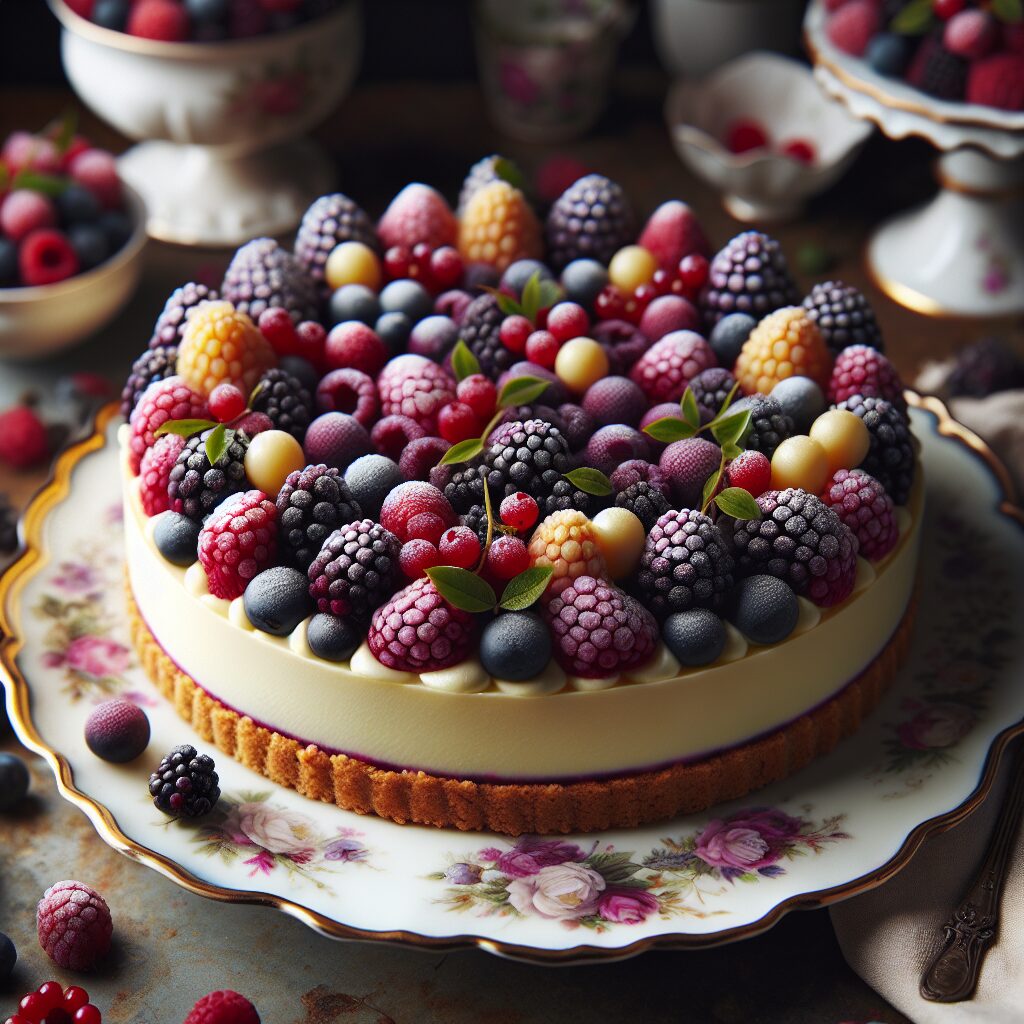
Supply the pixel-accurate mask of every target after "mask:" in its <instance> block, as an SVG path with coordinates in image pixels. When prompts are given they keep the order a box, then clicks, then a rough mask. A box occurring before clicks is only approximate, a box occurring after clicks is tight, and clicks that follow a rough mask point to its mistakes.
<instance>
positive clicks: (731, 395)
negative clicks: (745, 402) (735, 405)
mask: <svg viewBox="0 0 1024 1024" xmlns="http://www.w3.org/2000/svg"><path fill="white" fill-rule="evenodd" d="M739 389H740V382H739V381H736V383H735V384H733V386H732V387H731V388H730V389H729V394H727V395H726V396H725V401H724V402H723V403H722V408H721V409H719V410H718V412H717V413H716V415H715V419H716V420H720V419H721V418H722V417H723V416H724V415H725V414H726V411H727V410H728V408H729V406H730V405H732V401H733V399H734V398H735V397H736V392H737V391H739Z"/></svg>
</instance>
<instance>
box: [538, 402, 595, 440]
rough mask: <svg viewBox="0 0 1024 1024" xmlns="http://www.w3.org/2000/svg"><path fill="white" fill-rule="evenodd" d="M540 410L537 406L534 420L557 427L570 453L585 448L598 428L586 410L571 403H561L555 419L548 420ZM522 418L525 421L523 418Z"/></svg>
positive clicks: (540, 407)
mask: <svg viewBox="0 0 1024 1024" xmlns="http://www.w3.org/2000/svg"><path fill="white" fill-rule="evenodd" d="M542 408H543V407H542V406H537V410H536V412H535V413H534V417H535V418H536V419H541V420H548V422H549V423H552V424H553V425H554V426H556V427H558V429H559V430H561V431H562V433H563V434H564V435H565V439H566V441H568V442H569V448H570V449H571V450H572V451H574V452H578V451H580V450H581V449H583V448H586V446H587V442H588V441H589V440H590V436H591V434H593V433H594V431H595V430H596V429H597V426H598V425H597V424H596V423H595V422H594V417H593V416H591V415H590V413H589V412H587V410H586V409H584V408H583V407H582V406H580V405H575V404H574V403H572V402H563V403H562V404H561V405H560V406H559V407H558V412H557V414H556V416H555V418H554V419H549V418H548V417H547V416H545V415H543V413H542V411H541V410H542ZM523 418H524V419H525V417H523Z"/></svg>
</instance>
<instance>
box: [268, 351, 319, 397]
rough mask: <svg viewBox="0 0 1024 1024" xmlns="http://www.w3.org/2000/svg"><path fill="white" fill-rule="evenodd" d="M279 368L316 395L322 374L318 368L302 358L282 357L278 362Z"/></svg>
mask: <svg viewBox="0 0 1024 1024" xmlns="http://www.w3.org/2000/svg"><path fill="white" fill-rule="evenodd" d="M277 365H278V368H279V369H281V370H284V371H285V373H290V374H291V375H292V376H293V377H297V378H298V379H299V381H300V382H301V384H302V386H303V387H304V388H305V389H306V390H307V391H308V392H309V393H310V394H311V395H315V394H316V387H317V385H318V384H319V383H320V374H319V373H317V372H316V367H315V366H314V365H313V364H312V363H311V362H310V361H309V360H308V359H303V358H302V356H281V358H280V359H279V360H278V361H277Z"/></svg>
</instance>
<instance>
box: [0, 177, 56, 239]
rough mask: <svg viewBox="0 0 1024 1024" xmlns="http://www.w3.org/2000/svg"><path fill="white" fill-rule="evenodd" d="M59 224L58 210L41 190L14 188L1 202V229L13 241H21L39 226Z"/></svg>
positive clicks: (47, 226) (46, 226)
mask: <svg viewBox="0 0 1024 1024" xmlns="http://www.w3.org/2000/svg"><path fill="white" fill-rule="evenodd" d="M56 226H57V210H56V209H55V207H54V205H53V203H52V202H50V200H49V199H47V198H46V196H44V195H43V194H42V193H41V192H33V191H32V190H30V189H27V188H18V189H14V191H13V192H8V193H7V197H6V198H5V199H4V200H3V203H2V204H0V231H3V233H4V234H5V235H7V237H8V238H10V239H11V241H12V242H20V241H21V240H22V239H23V238H25V237H26V236H27V235H28V234H29V233H30V232H32V231H35V230H36V229H38V228H53V227H56Z"/></svg>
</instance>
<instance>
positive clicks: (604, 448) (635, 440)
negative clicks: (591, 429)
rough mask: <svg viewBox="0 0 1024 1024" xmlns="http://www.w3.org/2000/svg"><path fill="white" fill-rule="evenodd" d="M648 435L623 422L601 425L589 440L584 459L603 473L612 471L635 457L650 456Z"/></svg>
mask: <svg viewBox="0 0 1024 1024" xmlns="http://www.w3.org/2000/svg"><path fill="white" fill-rule="evenodd" d="M650 455H651V446H650V445H649V444H648V442H647V435H646V434H641V433H640V431H639V430H637V429H635V428H634V427H627V426H626V425H625V424H623V423H616V424H611V425H609V426H607V427H601V429H600V430H598V431H596V432H595V433H594V436H593V437H592V438H591V439H590V440H589V441H588V442H587V451H586V455H585V456H584V460H585V462H586V464H587V465H588V466H593V467H594V468H595V469H599V470H600V471H601V472H602V473H605V474H608V473H611V472H612V471H613V470H614V469H615V467H616V466H619V465H621V464H622V463H623V462H627V461H630V460H633V459H642V460H646V459H648V458H650Z"/></svg>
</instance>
